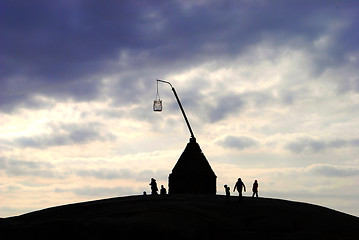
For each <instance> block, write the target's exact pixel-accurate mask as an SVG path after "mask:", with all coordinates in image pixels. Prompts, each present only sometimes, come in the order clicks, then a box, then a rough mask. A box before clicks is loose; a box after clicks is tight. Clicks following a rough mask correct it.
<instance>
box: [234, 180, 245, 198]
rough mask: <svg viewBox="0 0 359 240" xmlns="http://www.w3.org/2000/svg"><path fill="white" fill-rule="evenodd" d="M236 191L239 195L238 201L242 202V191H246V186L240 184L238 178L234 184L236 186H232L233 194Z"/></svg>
mask: <svg viewBox="0 0 359 240" xmlns="http://www.w3.org/2000/svg"><path fill="white" fill-rule="evenodd" d="M236 189H237V191H238V193H239V196H238V201H241V200H242V190H243V189H244V191H246V186H245V185H244V183H243V182H242V179H241V178H238V181H237V182H236V185H234V189H233V192H234V191H236Z"/></svg>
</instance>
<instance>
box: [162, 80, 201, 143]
mask: <svg viewBox="0 0 359 240" xmlns="http://www.w3.org/2000/svg"><path fill="white" fill-rule="evenodd" d="M157 81H158V82H163V83H167V84H169V85H170V86H171V88H172V91H173V94H174V95H175V97H176V100H177V103H178V105H179V107H180V109H181V112H182V115H183V117H184V120H185V121H186V124H187V127H188V130H189V132H190V133H191V138H192V139H193V140H196V138H195V136H194V134H193V131H192V128H191V125H190V124H189V121H188V118H187V116H186V113H185V112H184V109H183V107H182V104H181V101H180V100H179V97H178V95H177V92H176V90H175V88H174V87H173V86H172V84H171V83H170V82H167V81H163V80H160V79H157Z"/></svg>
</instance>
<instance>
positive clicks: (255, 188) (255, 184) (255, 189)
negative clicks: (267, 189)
mask: <svg viewBox="0 0 359 240" xmlns="http://www.w3.org/2000/svg"><path fill="white" fill-rule="evenodd" d="M252 191H253V195H252V197H254V195H256V197H258V181H257V180H254V183H253V188H252Z"/></svg>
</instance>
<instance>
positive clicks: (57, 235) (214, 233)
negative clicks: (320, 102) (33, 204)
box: [0, 195, 359, 240]
mask: <svg viewBox="0 0 359 240" xmlns="http://www.w3.org/2000/svg"><path fill="white" fill-rule="evenodd" d="M0 233H1V236H2V238H3V239H10V238H15V239H19V238H20V237H21V238H23V237H26V238H29V237H32V238H33V239H68V238H71V239H72V238H75V237H78V238H80V239H114V238H115V239H125V238H135V237H136V238H138V239H140V238H141V237H146V238H149V237H154V238H156V239H158V238H160V239H180V238H181V239H204V238H211V239H213V238H218V239H226V238H227V237H235V238H236V239H355V240H357V239H359V218H357V217H354V216H351V215H347V214H344V213H341V212H337V211H334V210H331V209H328V208H324V207H320V206H315V205H311V204H306V203H299V202H291V201H285V200H278V199H268V198H259V199H254V198H246V197H245V198H244V199H243V201H242V202H238V201H237V197H231V198H230V200H229V201H228V200H227V199H226V198H225V196H219V195H166V196H130V197H118V198H111V199H104V200H98V201H91V202H84V203H76V204H70V205H64V206H59V207H53V208H48V209H44V210H40V211H36V212H31V213H28V214H24V215H20V216H17V217H10V218H4V219H0Z"/></svg>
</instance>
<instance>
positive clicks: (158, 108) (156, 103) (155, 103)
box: [153, 99, 162, 112]
mask: <svg viewBox="0 0 359 240" xmlns="http://www.w3.org/2000/svg"><path fill="white" fill-rule="evenodd" d="M153 111H155V112H161V111H162V100H160V99H158V100H154V101H153Z"/></svg>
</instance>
